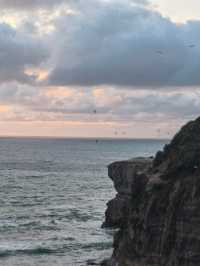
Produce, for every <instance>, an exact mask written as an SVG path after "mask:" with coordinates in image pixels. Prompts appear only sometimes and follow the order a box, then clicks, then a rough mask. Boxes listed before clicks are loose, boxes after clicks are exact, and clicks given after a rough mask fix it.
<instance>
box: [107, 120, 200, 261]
mask: <svg viewBox="0 0 200 266" xmlns="http://www.w3.org/2000/svg"><path fill="white" fill-rule="evenodd" d="M152 165H153V166H152ZM199 167H200V118H198V119H197V120H195V121H192V122H190V123H188V124H187V125H186V126H184V127H183V128H182V129H181V131H180V132H179V133H178V134H177V135H176V136H175V137H174V139H173V140H172V142H171V143H170V144H169V145H167V146H166V147H165V148H164V151H163V152H159V153H158V154H157V155H156V158H155V160H154V161H153V163H152V160H150V159H147V160H145V159H140V160H138V159H136V160H132V161H127V162H116V163H114V164H112V165H111V166H109V176H110V177H111V178H112V180H113V182H114V184H115V188H116V190H117V192H118V195H117V197H116V199H115V200H114V201H113V203H111V205H110V206H109V205H108V210H107V213H106V221H107V225H109V219H110V218H109V219H108V217H109V215H111V216H112V217H114V220H115V221H117V220H118V222H117V223H116V224H115V225H117V226H118V227H119V231H118V232H117V233H116V234H115V236H114V252H113V255H112V258H111V260H110V261H109V264H107V265H109V266H197V265H200V226H199V225H200V171H199ZM122 198H123V199H126V200H125V201H124V202H123V204H125V205H123V204H122V206H124V207H123V209H125V210H126V211H125V212H123V211H119V210H118V211H119V212H118V215H119V216H120V219H118V218H119V217H118V218H117V212H116V210H115V208H118V207H119V206H121V205H120V204H121V203H120V202H121V200H122ZM120 208H122V207H120ZM119 221H120V222H119ZM112 224H113V221H112V222H111V226H112Z"/></svg>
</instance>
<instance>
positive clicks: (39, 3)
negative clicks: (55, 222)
mask: <svg viewBox="0 0 200 266" xmlns="http://www.w3.org/2000/svg"><path fill="white" fill-rule="evenodd" d="M199 10H200V2H199V1H196V0H186V1H184V5H183V1H182V0H173V1H172V0H149V1H148V0H0V136H48V137H117V138H170V137H172V136H173V135H174V134H175V133H176V131H177V130H178V129H179V128H180V127H181V126H182V125H183V124H184V123H185V122H187V121H188V120H190V119H193V118H195V117H197V116H199V113H200V90H199V86H200V75H199V69H200V60H199V57H200V15H199Z"/></svg>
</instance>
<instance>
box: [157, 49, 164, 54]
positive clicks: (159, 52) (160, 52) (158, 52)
mask: <svg viewBox="0 0 200 266" xmlns="http://www.w3.org/2000/svg"><path fill="white" fill-rule="evenodd" d="M156 53H157V54H160V55H163V54H164V52H163V51H162V50H157V51H156Z"/></svg>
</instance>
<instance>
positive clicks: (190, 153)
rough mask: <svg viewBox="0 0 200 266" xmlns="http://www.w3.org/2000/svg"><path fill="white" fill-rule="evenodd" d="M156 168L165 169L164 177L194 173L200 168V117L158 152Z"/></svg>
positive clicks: (187, 125)
mask: <svg viewBox="0 0 200 266" xmlns="http://www.w3.org/2000/svg"><path fill="white" fill-rule="evenodd" d="M154 168H155V169H159V168H162V169H163V172H164V173H163V178H165V179H168V178H173V177H174V175H177V173H178V174H180V175H186V174H192V173H193V172H194V171H196V169H198V168H200V117H199V118H198V119H197V120H195V121H191V122H189V123H188V124H186V125H185V126H184V127H183V128H182V129H181V130H180V131H179V132H178V134H176V136H175V137H174V139H173V140H172V142H171V143H170V145H166V146H165V148H164V151H163V152H161V151H160V152H158V153H157V155H156V157H155V160H154Z"/></svg>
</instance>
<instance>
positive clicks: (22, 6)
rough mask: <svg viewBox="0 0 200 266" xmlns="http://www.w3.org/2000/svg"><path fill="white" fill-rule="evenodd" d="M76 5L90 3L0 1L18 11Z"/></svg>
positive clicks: (75, 0) (141, 1)
mask: <svg viewBox="0 0 200 266" xmlns="http://www.w3.org/2000/svg"><path fill="white" fill-rule="evenodd" d="M99 1H101V0H99ZM110 1H111V0H110ZM112 1H113V0H112ZM129 1H130V2H131V3H136V4H142V5H147V4H148V0H129ZM96 2H97V1H96ZM113 2H114V1H113ZM77 3H80V4H83V5H86V6H88V3H89V4H90V3H91V2H90V1H88V0H0V7H1V8H5V9H17V10H18V11H23V10H28V9H33V8H34V9H43V8H45V9H49V8H52V7H55V6H58V5H60V4H70V5H72V6H74V5H76V4H77Z"/></svg>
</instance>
